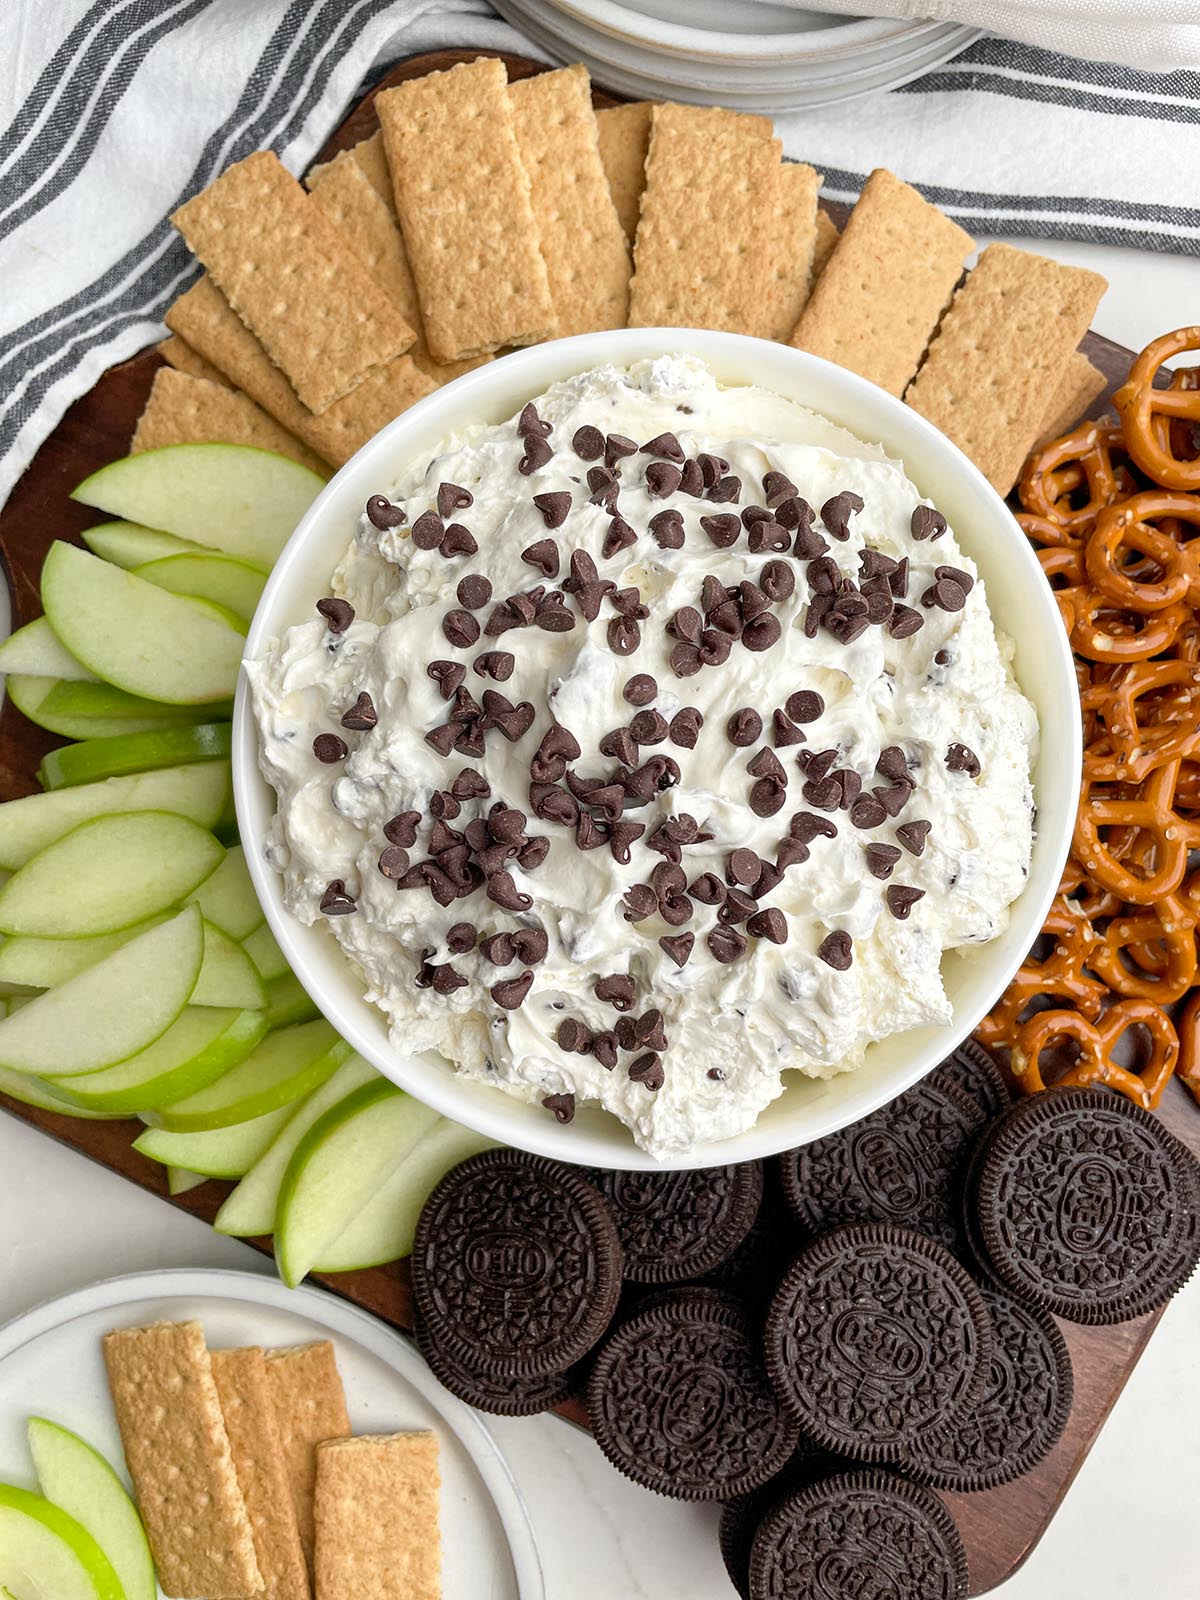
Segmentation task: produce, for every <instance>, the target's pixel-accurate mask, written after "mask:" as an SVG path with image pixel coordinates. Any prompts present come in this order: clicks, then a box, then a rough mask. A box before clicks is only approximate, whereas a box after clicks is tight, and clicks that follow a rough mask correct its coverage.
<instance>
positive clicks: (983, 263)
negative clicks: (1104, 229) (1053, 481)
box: [830, 244, 1107, 494]
mask: <svg viewBox="0 0 1200 1600" xmlns="http://www.w3.org/2000/svg"><path fill="white" fill-rule="evenodd" d="M835 259H836V257H835ZM830 270H832V269H830ZM1106 287H1107V284H1106V283H1105V280H1104V279H1103V278H1102V277H1101V276H1100V275H1099V273H1096V272H1087V271H1085V270H1084V269H1083V268H1081V267H1064V266H1060V265H1059V263H1058V262H1057V261H1051V260H1049V259H1048V258H1047V257H1045V256H1039V255H1034V254H1033V253H1032V251H1028V250H1016V249H1014V248H1013V247H1012V245H1007V244H992V245H989V246H988V247H987V249H986V250H985V251H984V252H983V254H982V255H981V256H980V258H979V264H978V265H977V266H976V268H975V270H974V271H973V272H972V273H971V274H970V276H969V277H968V278H967V281H966V283H965V284H964V285H963V287H962V288H961V289H960V290H959V291H958V293H957V294H956V295H955V297H954V303H953V304H952V305H951V307H950V310H949V311H948V312H947V313H946V315H945V317H944V319H943V321H942V325H941V328H940V329H939V330H938V334H937V337H936V338H935V339H934V340H933V342H932V344H931V345H930V347H929V354H928V356H927V357H926V359H925V364H924V366H923V367H922V368H921V370H920V372H919V373H918V374H917V378H916V381H915V383H914V384H913V385H912V388H911V389H910V390H909V393H908V395H907V396H906V399H907V402H908V404H909V405H910V406H912V408H913V410H914V411H918V412H920V414H921V415H922V416H923V417H925V418H927V419H928V420H929V421H930V422H932V423H933V424H934V426H935V427H938V428H940V429H941V430H942V432H943V433H944V434H946V436H947V437H948V438H950V439H952V440H953V441H954V443H955V444H956V445H958V447H959V449H960V450H962V451H963V452H964V454H966V455H968V456H969V457H970V458H971V460H972V461H973V462H974V463H975V465H976V466H977V467H978V468H979V470H980V471H981V472H982V473H983V475H984V476H985V477H986V478H987V479H988V481H989V482H990V483H991V484H992V486H993V488H995V489H996V490H997V491H998V492H999V493H1000V494H1007V493H1008V491H1009V490H1010V489H1011V488H1012V486H1013V484H1014V483H1015V482H1016V478H1017V474H1018V473H1019V472H1020V470H1021V464H1022V462H1023V461H1024V460H1025V457H1026V455H1027V454H1028V453H1029V450H1030V448H1031V447H1032V445H1033V443H1034V441H1035V440H1036V439H1037V438H1038V436H1039V435H1040V434H1041V432H1042V421H1043V418H1044V417H1045V415H1046V396H1047V395H1053V394H1054V392H1055V390H1056V388H1057V387H1058V385H1059V383H1060V382H1061V381H1062V374H1063V371H1064V369H1065V368H1066V365H1067V363H1068V361H1069V360H1070V357H1071V355H1072V353H1073V351H1074V350H1075V349H1076V347H1077V345H1078V344H1079V341H1080V340H1081V339H1082V338H1083V335H1084V333H1085V332H1086V331H1087V328H1088V324H1089V323H1090V322H1091V320H1092V316H1093V314H1094V313H1095V310H1096V307H1097V305H1098V304H1099V303H1100V296H1101V295H1102V294H1103V293H1104V290H1105V288H1106Z"/></svg>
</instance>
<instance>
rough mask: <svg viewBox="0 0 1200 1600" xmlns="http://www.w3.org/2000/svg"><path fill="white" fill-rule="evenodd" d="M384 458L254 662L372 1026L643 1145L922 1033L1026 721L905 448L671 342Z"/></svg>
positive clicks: (294, 877) (296, 909)
mask: <svg viewBox="0 0 1200 1600" xmlns="http://www.w3.org/2000/svg"><path fill="white" fill-rule="evenodd" d="M396 466H397V477H396V479H395V480H394V481H393V482H389V483H381V484H380V485H379V493H378V494H377V495H374V496H372V498H371V499H370V501H369V502H368V504H367V506H366V508H365V509H364V511H363V514H362V516H361V517H360V519H359V524H358V529H357V532H356V534H355V537H354V539H353V542H352V543H351V545H350V548H349V549H348V550H347V551H346V552H345V554H344V556H343V558H342V560H341V562H340V565H339V566H338V567H337V569H336V571H335V572H333V573H332V575H331V579H330V583H329V587H328V590H327V592H326V593H325V594H323V595H314V596H313V601H314V610H313V614H312V616H311V618H310V619H309V620H307V621H304V622H301V623H299V624H298V625H297V626H295V627H293V628H291V629H289V631H288V633H287V634H286V636H285V637H284V638H282V639H280V640H277V641H272V644H271V647H270V649H269V651H268V653H267V655H266V657H265V658H264V659H263V660H261V661H257V662H251V663H249V664H248V667H247V670H248V673H249V677H250V683H251V687H252V692H253V700H254V706H255V711H256V715H257V719H258V725H259V729H260V733H261V740H260V750H261V763H262V770H263V772H264V774H265V775H266V777H267V779H268V780H269V782H270V783H271V784H272V785H273V786H274V788H275V790H276V793H277V795H278V811H277V815H276V818H275V821H274V824H273V832H272V836H271V845H270V855H271V859H272V862H273V864H274V865H275V866H276V867H277V868H278V870H279V871H280V872H281V873H282V875H283V879H284V888H285V898H286V903H287V905H288V907H289V908H290V910H291V912H292V913H293V914H294V915H295V916H297V917H298V918H300V920H301V921H302V922H305V923H309V924H311V923H314V922H327V923H328V926H329V928H330V930H331V931H332V932H333V934H334V935H335V936H336V937H337V939H338V940H339V941H340V943H341V945H342V948H343V950H344V951H345V953H346V954H347V956H349V958H350V960H351V961H352V962H353V964H354V965H355V967H356V968H357V969H358V970H359V971H360V973H361V974H362V977H363V981H364V983H365V985H366V989H367V994H368V998H369V999H370V1000H371V1001H372V1002H373V1003H374V1004H376V1005H378V1006H380V1007H381V1008H382V1009H383V1011H384V1012H385V1013H386V1014H387V1017H388V1019H389V1022H390V1028H391V1037H392V1039H393V1042H394V1043H395V1045H396V1048H397V1049H399V1050H402V1051H406V1052H411V1051H414V1050H420V1049H433V1050H435V1051H438V1052H440V1053H441V1054H442V1055H443V1056H445V1057H446V1058H447V1059H448V1060H449V1061H450V1062H452V1063H453V1064H454V1065H455V1067H456V1068H457V1069H458V1070H459V1071H461V1072H464V1073H467V1074H469V1075H470V1076H471V1077H474V1078H478V1079H481V1080H483V1081H484V1082H487V1083H490V1084H493V1085H495V1086H496V1087H497V1088H500V1089H503V1090H505V1091H506V1092H508V1093H510V1094H514V1095H517V1096H520V1097H521V1098H522V1099H525V1100H528V1101H531V1102H534V1103H535V1104H538V1105H540V1106H543V1107H545V1108H546V1115H548V1116H549V1115H554V1116H556V1117H557V1118H558V1119H559V1120H560V1121H568V1120H570V1118H571V1117H572V1116H573V1115H574V1113H575V1109H576V1106H577V1105H581V1104H583V1103H584V1102H599V1103H600V1104H601V1105H603V1106H604V1107H605V1108H607V1110H609V1111H610V1112H612V1113H613V1114H614V1115H615V1116H617V1117H620V1118H621V1120H622V1121H623V1122H625V1123H626V1124H627V1125H628V1127H629V1128H630V1130H631V1131H632V1134H633V1137H634V1138H635V1140H636V1141H637V1143H638V1144H639V1145H640V1146H641V1147H642V1148H643V1149H645V1150H647V1151H649V1152H651V1153H652V1154H659V1155H667V1154H673V1153H679V1152H684V1151H687V1150H688V1149H690V1148H691V1147H693V1146H694V1145H696V1144H697V1143H700V1142H703V1141H709V1140H719V1139H723V1138H728V1137H730V1136H732V1135H735V1134H738V1133H741V1132H743V1131H745V1130H746V1129H748V1128H750V1127H751V1126H752V1125H753V1124H754V1122H755V1120H756V1119H757V1117H758V1115H759V1113H760V1112H761V1111H762V1110H763V1108H764V1107H765V1106H766V1105H767V1104H768V1103H769V1102H770V1101H771V1100H773V1099H774V1098H775V1097H776V1096H777V1095H778V1094H780V1092H781V1090H782V1087H783V1074H784V1073H785V1072H788V1071H798V1072H802V1073H806V1074H809V1075H811V1076H815V1077H825V1076H829V1075H831V1074H833V1073H837V1072H845V1071H849V1070H852V1069H853V1068H855V1067H856V1066H858V1065H859V1064H860V1063H861V1061H862V1059H863V1053H864V1051H865V1049H866V1047H867V1046H868V1045H869V1044H870V1043H871V1042H872V1041H873V1040H876V1039H880V1038H882V1037H884V1036H885V1035H887V1034H890V1033H894V1032H896V1031H899V1030H903V1029H907V1028H912V1027H916V1026H919V1025H922V1024H938V1023H944V1022H946V1021H948V1020H949V1016H950V1006H949V1002H948V1000H947V997H946V993H945V990H944V988H943V985H942V978H941V972H940V966H941V961H942V956H943V952H944V951H946V950H948V949H953V948H956V947H959V946H963V945H972V944H980V943H983V942H985V941H987V940H989V939H992V938H994V937H995V936H996V935H997V934H998V933H1000V932H1001V931H1002V929H1003V928H1004V926H1005V924H1006V922H1007V917H1008V907H1009V905H1010V903H1011V902H1012V901H1013V900H1014V899H1015V898H1016V896H1017V895H1018V894H1019V893H1020V891H1021V889H1022V887H1023V884H1024V881H1025V876H1026V873H1027V870H1028V866H1029V858H1030V851H1031V846H1032V836H1033V799H1032V790H1031V785H1030V765H1031V759H1032V756H1033V752H1034V748H1035V745H1036V739H1037V725H1036V715H1035V712H1034V709H1033V707H1032V706H1031V705H1030V703H1029V701H1028V700H1027V699H1025V697H1024V696H1023V695H1022V694H1021V693H1020V691H1019V689H1018V688H1017V686H1016V684H1015V682H1014V680H1013V677H1012V673H1011V670H1010V666H1009V657H1010V655H1011V648H1010V646H1009V645H1008V643H1007V641H1005V640H1004V639H1002V638H999V637H998V636H997V633H996V629H995V627H994V625H993V622H992V619H991V616H990V614H989V612H988V606H987V597H986V594H985V592H984V585H983V583H982V582H981V581H979V579H978V576H977V573H976V570H975V568H974V566H973V564H972V562H971V561H970V560H969V559H968V558H967V557H965V556H964V555H963V554H962V552H961V551H960V550H959V548H958V546H957V544H956V541H955V538H954V533H953V530H952V529H950V528H949V527H947V526H946V522H945V519H944V518H943V517H942V516H941V514H940V513H939V512H938V511H936V510H935V509H934V508H933V507H931V506H929V505H928V504H927V503H926V502H924V501H923V500H922V498H921V496H920V495H919V493H918V492H917V489H916V488H915V487H914V485H913V484H912V483H911V482H910V481H909V480H908V478H907V477H906V476H905V473H904V470H903V468H902V466H900V465H899V464H898V463H897V462H895V461H892V460H889V459H888V458H887V456H886V455H885V454H884V453H883V451H882V450H881V449H879V448H878V447H876V446H874V445H870V444H867V443H864V442H863V441H861V440H859V439H857V438H855V437H854V436H853V435H852V434H850V433H848V432H847V431H845V430H844V429H842V428H840V427H837V426H835V425H834V424H832V423H830V422H829V421H827V420H825V419H823V418H822V417H820V416H818V415H816V414H814V413H813V412H810V411H808V410H805V409H804V408H802V407H800V406H798V405H796V404H794V403H792V402H790V401H788V400H785V399H782V398H780V397H779V396H777V395H773V394H770V393H767V392H765V391H762V390H760V389H756V388H748V387H742V388H722V387H721V386H719V385H718V384H717V382H716V381H715V380H714V378H713V377H712V375H711V374H710V373H709V371H708V370H707V368H706V367H705V366H704V365H703V364H702V363H700V362H697V361H694V360H691V359H684V358H679V357H663V358H660V359H658V360H654V361H650V362H644V363H641V364H639V365H637V366H635V367H633V368H632V369H630V370H629V371H621V370H617V369H615V368H612V367H601V368H598V369H596V370H594V371H591V372H586V373H583V374H581V375H579V376H578V377H575V378H572V379H570V380H569V381H567V382H564V383H560V384H557V385H555V386H554V387H553V388H552V389H550V390H549V392H548V393H546V394H544V395H542V396H540V397H539V398H538V399H537V400H536V401H535V402H533V403H531V404H530V405H528V406H526V407H525V409H524V410H523V411H522V413H521V415H520V417H518V418H513V419H512V420H510V421H508V422H505V423H503V424H501V425H499V426H495V427H491V426H487V427H485V426H477V427H469V428H466V429H464V431H463V432H462V433H461V434H459V435H456V436H455V437H453V438H451V439H449V440H447V441H446V443H445V445H444V447H443V449H442V450H441V452H440V453H439V454H438V455H437V456H436V457H435V458H434V459H433V460H432V461H424V460H422V461H419V462H415V463H405V462H397V463H396Z"/></svg>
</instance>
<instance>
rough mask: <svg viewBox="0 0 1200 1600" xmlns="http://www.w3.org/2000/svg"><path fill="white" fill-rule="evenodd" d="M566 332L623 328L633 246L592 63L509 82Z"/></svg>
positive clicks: (554, 297) (558, 310)
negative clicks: (601, 123) (596, 105)
mask: <svg viewBox="0 0 1200 1600" xmlns="http://www.w3.org/2000/svg"><path fill="white" fill-rule="evenodd" d="M508 94H509V99H510V100H511V102H512V110H513V121H514V124H515V126H516V130H517V143H518V145H519V146H520V150H521V160H522V161H523V162H524V165H525V170H526V172H527V173H528V174H529V184H530V202H531V204H532V206H533V215H534V220H535V222H536V223H537V227H538V233H539V236H540V239H541V250H542V259H543V260H544V261H545V263H546V275H547V277H548V279H549V281H550V298H551V300H552V301H553V302H554V309H555V311H556V313H557V314H558V332H559V335H560V337H566V336H567V335H568V334H572V333H594V332H596V331H598V330H600V329H603V328H623V327H624V326H625V318H626V315H627V314H628V311H629V246H628V244H627V243H626V239H625V231H624V229H623V228H622V227H621V219H620V217H618V215H617V208H616V206H615V205H614V204H613V199H612V194H611V193H610V191H609V187H608V179H607V178H606V177H605V175H604V163H603V162H602V161H601V159H600V136H599V133H598V132H597V129H596V113H595V112H594V111H593V110H592V86H591V79H590V78H589V77H588V73H587V68H586V67H579V66H576V67H563V68H562V69H561V70H560V71H558V72H543V73H540V74H539V75H538V76H537V77H534V78H523V79H522V80H521V81H520V82H519V83H513V84H510V85H509V89H508Z"/></svg>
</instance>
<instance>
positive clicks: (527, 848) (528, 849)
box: [517, 833, 550, 872]
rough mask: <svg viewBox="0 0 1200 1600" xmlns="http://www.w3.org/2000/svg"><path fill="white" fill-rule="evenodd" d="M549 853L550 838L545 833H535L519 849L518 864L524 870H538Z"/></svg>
mask: <svg viewBox="0 0 1200 1600" xmlns="http://www.w3.org/2000/svg"><path fill="white" fill-rule="evenodd" d="M549 854H550V841H549V839H547V838H546V836H545V834H542V833H535V834H534V835H533V837H532V838H531V839H526V841H525V843H524V844H523V845H522V846H521V848H520V849H519V850H518V851H517V865H518V866H519V867H520V868H521V870H522V871H523V872H536V871H537V869H538V868H539V867H540V866H541V864H542V862H543V861H545V859H546V857H547V856H548V855H549Z"/></svg>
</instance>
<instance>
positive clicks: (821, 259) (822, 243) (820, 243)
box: [809, 206, 842, 294]
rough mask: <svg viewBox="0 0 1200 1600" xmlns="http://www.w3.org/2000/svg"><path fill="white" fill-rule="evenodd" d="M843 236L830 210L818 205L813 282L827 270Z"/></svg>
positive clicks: (810, 291)
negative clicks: (827, 265)
mask: <svg viewBox="0 0 1200 1600" xmlns="http://www.w3.org/2000/svg"><path fill="white" fill-rule="evenodd" d="M841 237H842V234H841V229H840V228H839V227H838V225H837V223H836V222H835V221H834V220H833V218H832V217H831V216H830V215H829V213H828V211H823V210H822V209H821V207H820V206H818V207H817V226H816V238H815V240H814V242H813V258H812V281H813V283H816V281H817V279H818V278H819V277H820V276H821V274H822V273H823V272H824V271H825V267H826V264H827V263H828V261H829V258H830V256H831V255H832V254H833V252H834V249H835V247H836V245H837V242H838V240H839V239H840V238H841ZM809 293H810V294H811V293H812V289H811V286H810V288H809Z"/></svg>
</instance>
